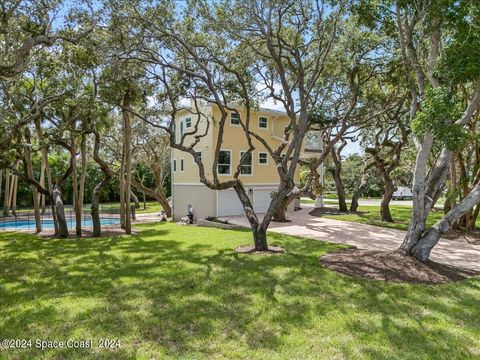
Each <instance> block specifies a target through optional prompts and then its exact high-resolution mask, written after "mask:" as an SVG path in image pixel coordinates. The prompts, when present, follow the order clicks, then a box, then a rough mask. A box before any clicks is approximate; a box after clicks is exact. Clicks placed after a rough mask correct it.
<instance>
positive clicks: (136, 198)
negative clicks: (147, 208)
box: [130, 190, 140, 209]
mask: <svg viewBox="0 0 480 360" xmlns="http://www.w3.org/2000/svg"><path fill="white" fill-rule="evenodd" d="M130 196H131V198H132V201H133V203H134V204H135V209H140V200H138V197H137V195H135V193H134V192H133V191H132V190H130Z"/></svg>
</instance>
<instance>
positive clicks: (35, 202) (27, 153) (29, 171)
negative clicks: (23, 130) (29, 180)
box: [24, 139, 42, 233]
mask: <svg viewBox="0 0 480 360" xmlns="http://www.w3.org/2000/svg"><path fill="white" fill-rule="evenodd" d="M29 140H30V139H29ZM24 155H25V162H24V165H25V166H26V167H27V169H26V170H27V174H28V175H29V176H31V177H33V167H32V154H31V150H30V146H28V145H27V146H25V154H24ZM31 188H32V193H33V211H34V214H35V229H36V232H37V233H39V232H41V231H42V219H41V218H40V208H39V206H38V204H39V201H38V200H39V197H38V191H37V188H36V187H35V185H33V184H32V185H31Z"/></svg>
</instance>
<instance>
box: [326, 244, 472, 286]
mask: <svg viewBox="0 0 480 360" xmlns="http://www.w3.org/2000/svg"><path fill="white" fill-rule="evenodd" d="M320 262H321V263H322V264H323V265H325V266H326V267H328V268H329V269H331V270H334V271H337V272H339V273H342V274H345V275H350V276H356V277H364V278H369V279H374V280H381V281H386V282H396V283H413V284H430V285H433V284H445V283H449V282H454V281H460V280H464V279H467V278H469V277H471V276H474V275H478V274H479V273H478V272H475V271H473V270H466V269H461V268H456V267H453V266H449V265H443V264H439V263H436V262H434V261H428V262H427V263H423V262H421V261H419V260H417V259H415V258H412V257H410V256H403V255H402V254H400V253H398V252H394V251H372V250H359V249H344V250H340V251H337V252H333V253H329V254H326V255H324V256H322V257H321V258H320Z"/></svg>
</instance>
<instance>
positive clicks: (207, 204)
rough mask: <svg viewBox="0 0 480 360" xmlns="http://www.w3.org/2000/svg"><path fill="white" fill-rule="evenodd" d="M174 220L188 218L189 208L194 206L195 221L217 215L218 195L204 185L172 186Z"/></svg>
mask: <svg viewBox="0 0 480 360" xmlns="http://www.w3.org/2000/svg"><path fill="white" fill-rule="evenodd" d="M172 201H173V218H174V220H180V219H181V218H182V217H185V216H187V214H188V211H187V206H188V205H192V207H193V213H194V219H195V220H197V219H205V218H206V217H207V216H215V214H216V194H215V191H214V190H211V189H209V188H207V187H206V186H205V185H203V184H198V185H193V184H189V185H178V184H173V186H172Z"/></svg>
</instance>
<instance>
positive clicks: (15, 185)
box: [11, 164, 18, 216]
mask: <svg viewBox="0 0 480 360" xmlns="http://www.w3.org/2000/svg"><path fill="white" fill-rule="evenodd" d="M16 170H18V164H17V166H16ZM17 188H18V176H17V175H15V176H13V186H12V207H11V209H12V215H14V216H17Z"/></svg>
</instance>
